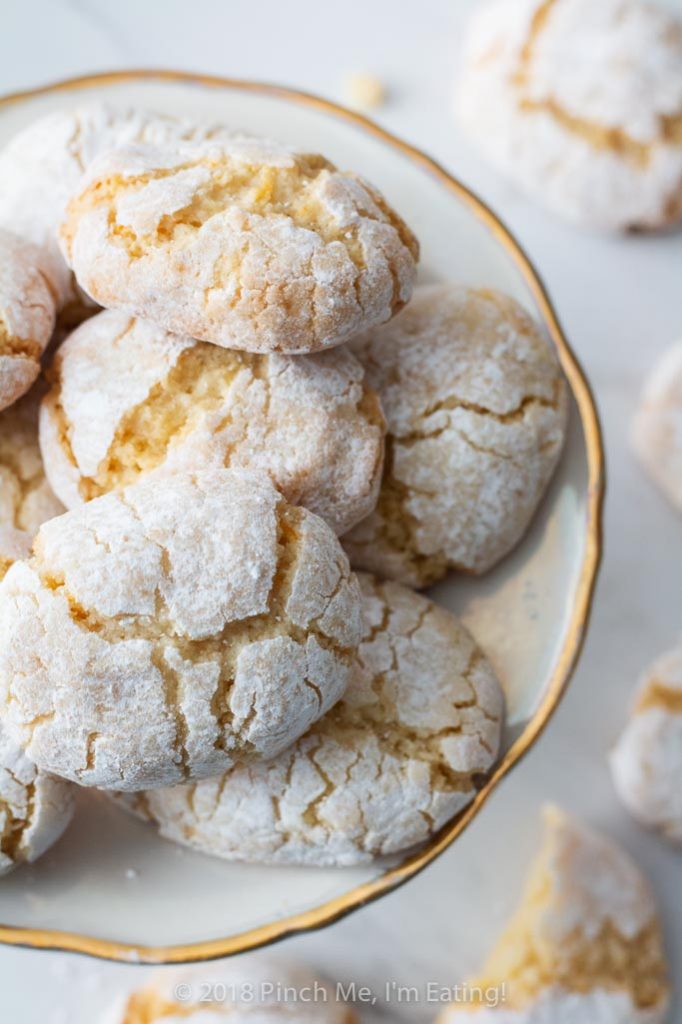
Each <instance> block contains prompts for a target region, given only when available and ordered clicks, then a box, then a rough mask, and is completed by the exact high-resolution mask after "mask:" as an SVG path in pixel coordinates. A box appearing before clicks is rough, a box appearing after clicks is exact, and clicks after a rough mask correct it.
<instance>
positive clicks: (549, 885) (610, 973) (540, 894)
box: [438, 808, 669, 1024]
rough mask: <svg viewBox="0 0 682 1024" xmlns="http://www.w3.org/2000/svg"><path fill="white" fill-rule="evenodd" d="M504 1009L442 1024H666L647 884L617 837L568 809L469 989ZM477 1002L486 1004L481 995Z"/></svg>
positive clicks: (551, 824)
mask: <svg viewBox="0 0 682 1024" xmlns="http://www.w3.org/2000/svg"><path fill="white" fill-rule="evenodd" d="M503 984H504V986H505V987H504V993H505V998H504V1001H500V1002H499V1003H498V1005H497V1006H496V1007H492V1006H486V1005H485V1004H484V1003H483V1002H482V1001H480V1000H479V1001H478V1002H475V1003H473V1004H471V1005H464V1004H462V1003H453V1004H451V1005H450V1006H449V1007H448V1008H447V1009H446V1010H445V1011H443V1013H441V1015H440V1017H439V1019H438V1020H439V1024H460V1022H461V1024H463V1022H464V1021H471V1022H475V1024H488V1022H490V1024H577V1022H583V1021H585V1022H587V1021H589V1022H590V1024H663V1022H664V1021H665V1020H666V1012H667V1005H668V995H669V986H668V981H667V965H666V959H665V953H664V950H663V943H662V937H661V928H660V924H659V920H658V912H657V908H656V904H655V900H654V897H653V894H652V892H651V889H650V886H649V884H648V882H647V880H646V879H645V878H644V877H643V875H642V873H641V872H640V870H639V868H638V867H637V865H636V864H634V862H633V861H632V860H631V859H630V858H629V856H627V855H626V854H625V853H624V852H623V851H622V850H620V849H619V848H618V847H617V846H615V844H613V843H612V842H611V841H610V840H607V839H606V838H604V837H603V836H601V835H599V834H598V833H596V832H593V831H592V830H590V829H588V828H586V827H584V826H582V825H579V824H578V823H577V822H574V821H572V820H571V819H570V818H568V816H567V815H565V814H564V813H563V812H561V811H559V809H558V808H549V809H548V810H547V811H546V813H545V837H544V843H543V846H542V848H541V850H540V853H539V854H538V856H537V858H536V860H535V862H534V864H533V865H532V867H531V871H530V874H529V877H528V881H527V883H526V889H525V892H524V894H523V896H522V900H521V904H520V906H519V908H518V910H517V911H516V914H515V915H514V917H513V918H512V920H511V921H510V923H509V924H508V926H507V928H506V929H505V931H504V932H503V933H502V935H501V936H500V938H499V939H498V941H497V943H496V944H495V946H494V948H493V950H492V952H491V954H490V956H489V958H488V962H487V964H486V966H485V968H484V970H483V974H482V976H481V977H479V978H476V979H475V980H473V981H472V982H470V983H468V987H469V989H470V990H471V989H477V990H480V991H481V992H482V993H483V994H485V992H486V990H488V991H489V992H493V993H494V992H496V991H497V992H498V993H500V992H501V986H502V985H503ZM474 998H476V997H474Z"/></svg>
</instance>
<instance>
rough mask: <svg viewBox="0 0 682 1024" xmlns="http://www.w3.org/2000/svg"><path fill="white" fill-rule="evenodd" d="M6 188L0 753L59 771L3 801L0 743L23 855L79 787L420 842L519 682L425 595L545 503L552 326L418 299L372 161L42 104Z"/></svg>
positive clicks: (218, 841)
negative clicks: (358, 166) (30, 791)
mask: <svg viewBox="0 0 682 1024" xmlns="http://www.w3.org/2000/svg"><path fill="white" fill-rule="evenodd" d="M0 195H2V197H3V198H2V200H0V225H2V226H3V234H2V236H0V244H1V245H2V257H1V258H2V270H1V271H0V303H1V304H2V314H3V321H4V330H3V332H2V334H0V400H1V401H2V405H3V406H5V407H6V411H5V412H4V413H3V414H2V435H1V436H0V487H1V488H2V490H1V491H0V516H1V519H0V564H1V565H2V572H3V574H4V580H3V581H2V583H1V584H0V621H1V622H2V635H1V637H0V729H1V730H2V742H0V753H2V755H3V757H5V760H8V757H21V758H23V759H24V760H25V762H26V764H27V765H30V767H31V771H32V772H34V773H36V774H37V775H38V777H40V778H44V779H46V780H48V781H49V783H50V785H52V786H53V787H56V792H57V793H58V794H59V799H57V798H56V797H55V798H54V799H51V800H50V802H49V807H48V808H47V810H46V809H45V807H44V806H43V804H41V803H40V802H31V801H26V800H24V803H23V805H22V804H21V800H20V799H19V798H18V797H15V798H14V802H13V798H12V795H11V794H9V795H6V793H5V789H9V782H8V785H7V786H5V785H4V783H3V781H2V780H3V778H4V776H3V774H2V772H3V771H6V772H7V779H8V780H10V779H11V778H13V776H12V767H11V765H10V764H6V765H4V766H3V764H0V826H1V827H0V837H1V838H0V850H1V851H2V854H3V856H4V859H3V857H0V870H1V869H2V866H3V864H4V863H6V864H7V865H12V864H14V863H18V862H19V861H20V860H22V859H24V860H25V859H31V858H32V857H33V856H37V855H38V853H39V852H41V850H42V849H43V848H44V847H45V842H44V841H43V840H42V839H41V841H40V842H39V843H38V842H37V843H36V844H35V845H34V846H31V841H30V839H31V834H33V833H34V832H35V834H36V835H41V836H42V835H44V834H45V832H46V828H44V827H42V828H41V823H40V822H38V821H36V820H34V819H36V818H39V817H40V816H41V815H47V816H49V824H50V834H51V835H52V836H53V837H54V836H56V835H57V834H58V832H59V829H60V828H61V827H63V826H64V824H65V823H66V820H67V817H68V813H70V800H69V799H68V796H69V793H68V791H69V789H70V788H71V787H70V784H74V783H76V784H79V785H81V786H88V787H96V788H98V789H103V790H108V791H110V792H112V793H113V794H114V798H115V799H116V801H117V802H118V803H119V804H120V805H121V806H123V807H125V808H127V809H128V810H131V811H132V812H133V813H137V814H139V815H142V816H143V817H145V818H147V819H149V820H151V821H153V822H155V823H156V824H157V825H158V828H159V829H160V831H161V832H162V834H163V835H165V836H167V837H169V838H171V839H173V840H176V841H178V842H181V843H185V844H189V845H191V846H193V847H195V848H198V849H200V850H203V851H206V852H210V853H213V854H215V855H217V856H220V857H225V858H228V859H242V860H249V861H265V862H277V863H306V864H327V865H345V864H352V863H356V862H358V861H362V860H367V859H370V858H373V857H377V856H381V855H384V854H390V853H395V852H397V851H401V850H404V849H406V848H409V847H411V846H414V845H415V844H417V843H420V842H422V841H424V840H425V839H427V838H428V837H429V836H430V835H431V834H432V833H434V832H435V831H437V830H438V829H439V828H440V827H441V826H442V825H443V824H444V823H445V822H446V821H448V820H449V819H450V818H452V817H453V815H455V814H456V813H457V812H458V811H459V810H461V809H462V808H463V807H464V806H465V805H466V804H467V803H468V802H469V801H470V800H471V799H472V798H473V796H474V795H475V792H476V789H477V787H478V785H479V784H480V781H481V779H482V778H484V777H485V775H486V773H487V772H489V770H490V769H491V767H492V766H493V764H494V762H495V760H496V757H497V754H498V751H499V745H500V736H501V728H502V721H503V695H502V691H501V688H500V686H499V683H498V681H497V679H496V677H495V674H494V672H493V670H492V668H491V666H490V664H489V662H488V661H487V660H486V657H485V655H484V654H483V652H482V651H481V650H480V648H479V647H478V646H477V644H476V642H475V641H474V639H473V638H472V637H471V636H470V635H469V633H468V632H467V631H466V630H465V629H464V627H463V626H462V625H461V624H460V623H459V622H458V621H457V620H456V619H455V618H454V616H453V615H452V614H451V613H450V612H448V611H447V610H445V609H444V608H441V607H438V606H436V605H435V604H434V603H433V602H432V601H431V600H429V599H428V598H427V597H425V596H422V595H420V594H418V593H416V592H415V591H414V590H412V589H410V588H412V587H414V588H423V587H426V586H428V585H430V584H431V583H433V582H435V581H437V580H438V579H440V578H442V577H443V576H444V575H445V574H446V573H448V572H451V571H455V572H460V573H461V572H466V573H475V574H479V573H484V572H486V571H488V570H489V569H491V568H492V567H493V566H494V565H496V564H497V563H498V562H499V561H500V560H501V559H502V558H503V557H504V556H505V555H506V554H507V553H508V552H509V551H510V550H511V549H512V548H513V547H514V546H515V545H516V544H517V543H518V542H519V540H520V539H521V537H522V536H523V534H524V533H525V531H526V529H527V527H528V525H529V523H530V520H531V518H532V516H533V514H534V511H535V509H536V507H537V505H538V503H539V501H540V499H541V497H542V495H543V493H544V490H545V488H546V486H547V484H548V482H549V480H550V478H551V476H552V473H553V470H554V468H555V466H556V464H557V461H558V458H559V455H560V452H561V449H562V444H563V440H564V434H565V426H566V414H567V389H566V385H565V382H564V381H563V378H562V376H561V373H560V370H559V368H558V365H557V363H556V361H555V358H554V355H553V353H552V351H551V350H550V348H549V346H548V344H547V342H546V341H545V339H544V338H543V336H542V335H541V333H540V332H539V330H538V328H537V326H536V324H535V323H534V322H533V320H532V319H531V317H530V316H529V315H528V314H527V313H526V312H525V310H523V309H522V308H521V307H520V306H519V305H518V304H517V303H516V302H515V301H514V300H513V299H511V298H509V297H507V296H505V295H502V294H499V293H497V292H494V291H491V290H486V289H476V290H472V289H470V288H466V287H464V286H462V285H460V284H458V283H457V282H449V283H444V284H440V285H436V286H430V287H428V288H424V287H422V288H420V289H417V290H416V292H415V294H414V297H413V289H414V285H415V279H416V268H417V260H418V255H419V247H418V243H417V241H416V239H415V236H414V235H413V233H412V231H411V230H410V228H408V227H407V225H406V224H405V223H404V222H403V221H402V219H401V218H400V216H399V215H398V214H397V213H396V212H395V211H394V210H393V209H392V208H391V206H390V204H389V202H388V201H387V200H386V199H385V198H384V197H383V195H382V194H381V193H380V192H378V191H377V189H376V188H374V187H373V186H372V185H370V184H368V183H367V182H366V181H364V180H363V179H361V178H359V177H357V176H355V175H354V174H350V173H345V172H340V171H338V170H337V169H336V168H335V167H334V166H333V165H332V164H331V163H329V161H327V160H326V159H325V158H324V157H322V156H319V155H317V154H310V153H305V152H299V151H297V150H294V149H292V148H290V147H288V146H286V145H282V144H280V143H275V142H271V141H266V140H262V139H255V138H250V137H246V136H243V135H237V134H234V133H231V132H230V131H228V130H227V129H226V128H224V127H222V126H212V125H201V124H198V123H196V124H195V123H191V122H180V121H174V120H173V119H170V118H166V117H161V116H159V115H155V114H151V113H148V112H144V111H120V110H111V109H108V108H106V107H102V106H96V107H90V108H87V109H84V110H78V111H70V112H64V113H59V114H56V115H52V116H50V117H48V118H47V119H45V120H42V121H40V122H37V123H36V124H35V125H33V126H31V127H30V128H29V129H28V130H27V131H25V132H24V133H23V134H22V135H20V136H18V137H17V138H16V139H14V140H13V141H12V142H11V143H10V144H9V146H8V147H7V148H6V150H5V151H4V153H2V154H0ZM7 197H10V198H9V199H8V198H7ZM403 307H406V308H405V309H404V310H403ZM401 310H402V312H401ZM55 318H56V319H57V321H58V322H59V325H60V326H59V329H58V333H59V340H60V341H61V344H60V345H59V347H57V348H56V350H54V351H52V352H50V360H49V367H48V368H47V372H46V376H47V380H48V382H49V388H48V389H47V390H45V389H44V388H43V389H42V390H41V385H38V386H37V390H36V388H35V387H32V386H33V384H34V381H35V380H36V378H37V376H38V373H39V370H40V365H41V355H42V353H43V352H44V350H45V349H46V347H47V345H48V343H49V341H50V337H51V335H52V331H53V327H54V323H55ZM74 324H77V326H76V327H75V330H72V331H71V332H70V333H69V328H70V327H73V325H74ZM43 365H46V363H45V360H43ZM29 392H30V393H29ZM21 396H25V397H21ZM19 398H21V401H19V402H17V399H19ZM38 405H40V411H39V427H38V426H37V419H38ZM38 435H39V443H40V450H41V452H42V460H43V467H44V468H43V467H41V464H40V459H39V457H38V453H37V436H38ZM43 473H44V475H43ZM48 485H49V486H48ZM62 505H63V506H64V507H65V508H66V509H67V511H66V512H64V513H63V514H60V512H61V506H62ZM41 524H42V525H41ZM353 570H358V571H360V572H359V574H358V575H356V574H355V572H354V571H353ZM5 745H7V749H8V750H9V749H10V748H11V750H12V751H13V753H12V754H10V755H5V754H4V751H5ZM3 787H4V788H3ZM64 793H66V796H65V797H64ZM62 797H64V798H63V799H62ZM22 807H23V809H22ZM56 808H59V809H61V811H62V813H61V815H59V814H58V813H57V810H56Z"/></svg>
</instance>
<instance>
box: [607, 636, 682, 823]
mask: <svg viewBox="0 0 682 1024" xmlns="http://www.w3.org/2000/svg"><path fill="white" fill-rule="evenodd" d="M610 762H611V773H612V776H613V782H614V785H615V787H616V791H617V793H618V795H619V796H620V798H621V800H622V801H623V803H624V804H625V806H626V807H627V809H628V810H629V811H630V812H631V814H633V815H634V816H635V818H637V819H638V820H639V821H641V822H642V823H643V824H644V825H647V826H649V827H650V828H656V829H660V831H661V832H662V833H663V834H664V835H665V836H667V837H668V838H669V839H671V840H672V841H673V842H676V843H682V782H681V780H682V647H678V648H677V649H676V650H674V651H671V652H670V653H669V654H665V655H663V656H662V657H661V658H659V659H658V661H656V662H655V663H654V665H652V667H651V669H650V670H649V672H648V673H647V675H646V676H645V678H644V680H643V681H642V684H641V686H640V690H639V693H638V695H637V699H636V701H635V705H634V708H633V712H632V717H631V719H630V721H629V723H628V725H627V726H626V728H625V731H624V732H623V734H622V735H621V737H620V739H619V740H618V743H617V744H616V746H615V748H614V750H613V752H612V753H611V758H610Z"/></svg>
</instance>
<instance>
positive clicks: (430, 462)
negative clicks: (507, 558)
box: [344, 285, 567, 587]
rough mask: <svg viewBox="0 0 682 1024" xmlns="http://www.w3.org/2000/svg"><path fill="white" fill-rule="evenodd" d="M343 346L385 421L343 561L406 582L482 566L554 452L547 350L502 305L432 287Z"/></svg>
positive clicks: (508, 541)
mask: <svg viewBox="0 0 682 1024" xmlns="http://www.w3.org/2000/svg"><path fill="white" fill-rule="evenodd" d="M351 348H352V349H353V351H354V352H355V353H356V355H357V356H358V358H359V359H360V361H361V362H362V363H363V365H364V366H365V370H366V374H367V382H368V384H369V385H370V387H372V388H374V390H375V391H377V392H378V394H379V397H380V399H381V404H382V406H383V409H384V413H385V416H386V419H387V421H388V436H387V438H386V465H385V469H384V477H383V482H382V486H381V493H380V496H379V503H378V505H377V508H376V510H375V511H374V512H373V513H372V515H370V516H369V517H368V518H367V519H366V520H365V521H364V522H362V523H360V524H359V525H358V526H356V527H355V529H354V530H353V531H351V533H349V534H348V536H347V537H345V538H344V546H345V547H346V551H347V552H348V554H349V556H350V559H351V563H352V564H353V565H354V566H355V567H356V568H359V569H368V570H370V571H371V572H376V573H377V574H378V575H380V576H383V577H388V578H390V579H396V580H398V581H399V582H401V583H407V584H410V585H412V586H417V587H423V586H428V585H429V584H430V583H433V582H434V581H435V580H437V579H439V578H440V577H441V576H443V575H444V574H445V573H446V572H447V570H448V569H460V570H463V571H465V572H473V573H483V572H486V571H487V570H488V569H490V568H492V566H494V565H495V564H496V562H498V561H499V560H500V559H501V558H502V557H503V556H504V555H506V554H507V553H508V552H509V551H510V550H511V549H512V548H513V547H514V546H515V544H517V543H518V541H519V540H520V539H521V537H522V536H523V534H524V533H525V531H526V529H527V527H528V525H529V523H530V520H531V518H532V516H533V513H534V512H535V509H536V508H537V505H538V503H539V501H540V499H541V497H542V495H543V493H544V491H545V488H546V486H547V484H548V482H549V480H550V478H551V476H552V473H553V471H554V468H555V466H556V463H557V461H558V458H559V455H560V453H561V449H562V445H563V441H564V433H565V425H566V411H567V388H566V385H565V383H564V381H563V378H562V377H561V373H560V370H559V367H558V365H557V363H556V360H555V358H554V355H553V353H552V352H551V350H550V348H549V346H548V344H547V343H546V342H545V340H544V339H543V338H542V336H541V335H540V333H539V331H538V328H537V327H536V325H535V323H534V321H533V320H532V319H531V318H530V317H529V316H528V314H527V313H526V312H525V311H524V310H523V309H522V308H521V307H520V306H519V305H518V304H517V303H516V302H514V300H513V299H510V298H507V297H506V296H504V295H502V294H500V293H498V292H492V291H483V290H472V289H467V288H463V287H459V286H457V285H434V286H430V287H427V288H421V289H419V290H418V291H417V293H416V294H415V297H414V299H413V301H412V302H411V304H410V305H409V306H408V308H407V309H406V310H405V311H404V312H403V313H402V314H401V315H400V316H399V317H397V318H396V320H395V321H393V323H391V324H389V325H387V326H386V327H383V328H380V329H379V330H376V331H371V332H368V333H367V334H366V335H363V336H361V337H359V338H358V339H357V340H356V341H354V342H353V343H352V345H351Z"/></svg>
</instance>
